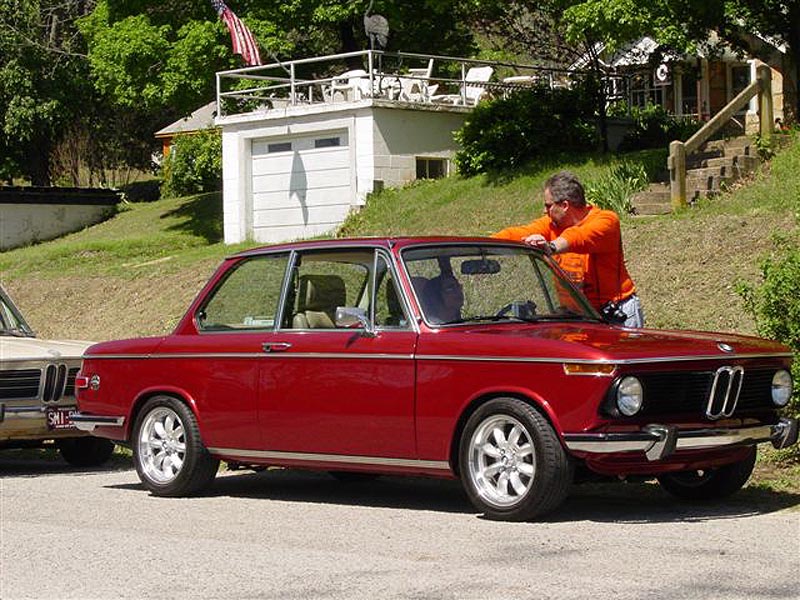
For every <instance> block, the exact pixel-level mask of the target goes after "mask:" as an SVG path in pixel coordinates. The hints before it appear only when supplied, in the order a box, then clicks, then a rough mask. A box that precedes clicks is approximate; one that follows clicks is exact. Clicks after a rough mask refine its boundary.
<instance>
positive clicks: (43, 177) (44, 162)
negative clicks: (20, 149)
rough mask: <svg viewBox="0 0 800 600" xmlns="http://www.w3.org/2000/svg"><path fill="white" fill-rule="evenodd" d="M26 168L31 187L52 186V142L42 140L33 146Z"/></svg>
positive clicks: (29, 152) (29, 151)
mask: <svg viewBox="0 0 800 600" xmlns="http://www.w3.org/2000/svg"><path fill="white" fill-rule="evenodd" d="M25 167H26V169H25V170H26V171H27V175H28V177H29V178H30V180H31V185H38V186H49V185H50V183H51V182H50V140H44V139H40V140H39V142H38V143H35V144H32V145H31V147H30V148H29V150H28V160H27V164H26V165H25Z"/></svg>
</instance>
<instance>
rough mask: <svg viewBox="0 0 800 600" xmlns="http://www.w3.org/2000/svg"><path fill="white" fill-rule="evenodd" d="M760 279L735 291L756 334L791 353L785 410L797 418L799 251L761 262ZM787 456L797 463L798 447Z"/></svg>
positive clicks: (792, 249)
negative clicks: (790, 390)
mask: <svg viewBox="0 0 800 600" xmlns="http://www.w3.org/2000/svg"><path fill="white" fill-rule="evenodd" d="M787 244H788V242H787ZM761 275H762V282H761V283H760V284H759V285H757V286H753V285H749V284H740V285H739V286H738V289H737V291H738V292H739V294H740V295H741V296H742V297H743V298H744V301H745V307H746V309H747V311H748V312H749V313H750V314H752V315H753V317H754V318H755V320H756V325H757V327H758V332H759V334H761V335H763V336H764V337H768V338H771V339H774V340H778V341H780V342H783V343H784V344H786V345H787V346H789V347H790V348H791V349H792V351H793V352H794V363H793V365H792V379H793V380H794V381H795V394H794V396H793V397H792V400H791V401H790V403H789V406H788V408H787V409H786V410H787V411H788V412H789V413H791V414H797V413H798V412H800V391H799V390H798V388H797V383H798V382H800V247H798V246H797V245H796V244H794V245H790V246H789V247H788V248H787V250H786V251H785V252H784V253H783V254H782V255H781V256H780V257H778V258H772V259H768V260H766V261H764V263H763V264H762V267H761ZM790 452H791V455H792V456H793V457H794V458H797V459H800V447H798V446H794V448H793V450H791V451H790Z"/></svg>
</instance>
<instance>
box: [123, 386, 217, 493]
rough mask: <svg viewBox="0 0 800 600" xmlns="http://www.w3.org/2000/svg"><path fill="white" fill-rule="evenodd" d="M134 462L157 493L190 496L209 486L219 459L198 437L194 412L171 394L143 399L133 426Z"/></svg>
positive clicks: (147, 484)
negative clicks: (143, 402)
mask: <svg viewBox="0 0 800 600" xmlns="http://www.w3.org/2000/svg"><path fill="white" fill-rule="evenodd" d="M133 431H134V437H133V462H134V464H135V465H136V472H137V473H138V474H139V479H141V481H142V483H143V484H144V486H145V487H146V488H147V489H148V490H150V491H151V492H152V493H153V494H154V495H156V496H189V495H192V494H196V493H198V492H200V491H201V490H203V489H205V488H207V487H209V486H210V485H211V482H212V481H213V480H214V477H215V476H216V474H217V469H218V467H219V460H217V459H215V458H212V456H211V455H210V454H209V452H208V450H206V448H205V446H203V442H202V440H201V439H200V429H199V428H198V426H197V419H196V418H195V416H194V413H193V412H192V411H191V410H190V409H189V407H188V406H186V404H184V403H183V402H181V401H180V400H178V399H176V398H172V397H170V396H155V397H154V398H151V399H150V400H148V401H147V402H145V404H144V406H143V407H142V410H141V411H140V412H139V415H138V417H137V418H136V423H135V425H134V429H133Z"/></svg>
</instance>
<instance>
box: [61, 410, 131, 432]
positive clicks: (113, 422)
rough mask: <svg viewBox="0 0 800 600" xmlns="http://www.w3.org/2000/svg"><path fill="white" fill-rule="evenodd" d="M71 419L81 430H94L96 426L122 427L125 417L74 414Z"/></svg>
mask: <svg viewBox="0 0 800 600" xmlns="http://www.w3.org/2000/svg"><path fill="white" fill-rule="evenodd" d="M70 420H71V421H72V423H73V424H74V425H75V427H76V428H77V429H80V430H81V431H94V430H95V428H96V427H122V426H123V425H124V424H125V417H101V416H98V415H84V414H81V413H78V414H76V415H72V417H70Z"/></svg>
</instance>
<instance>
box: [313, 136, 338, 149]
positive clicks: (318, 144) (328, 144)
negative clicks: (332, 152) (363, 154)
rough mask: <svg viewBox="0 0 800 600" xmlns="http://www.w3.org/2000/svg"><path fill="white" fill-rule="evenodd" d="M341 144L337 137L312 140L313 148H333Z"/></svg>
mask: <svg viewBox="0 0 800 600" xmlns="http://www.w3.org/2000/svg"><path fill="white" fill-rule="evenodd" d="M341 145H342V144H341V142H340V141H339V138H338V137H329V138H320V139H318V140H314V148H333V147H335V146H341Z"/></svg>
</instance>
